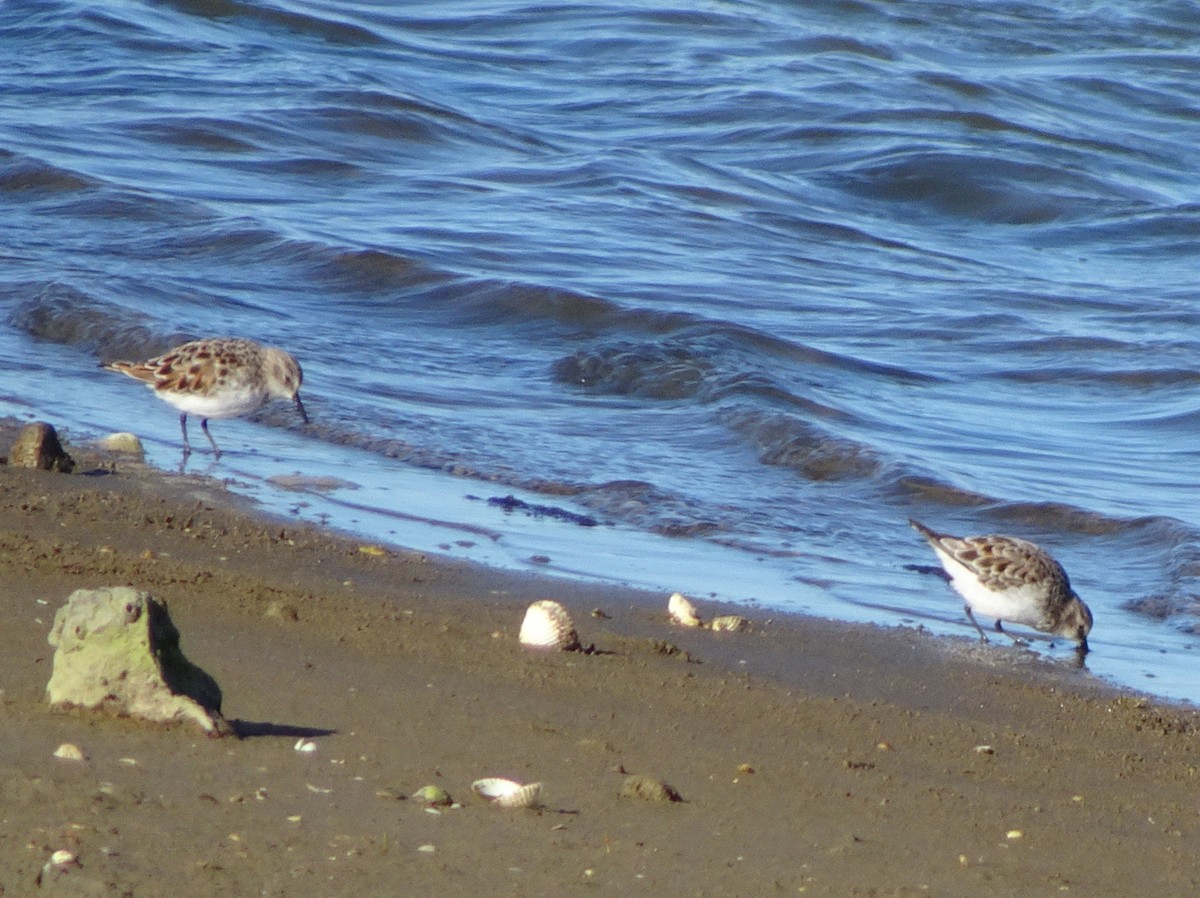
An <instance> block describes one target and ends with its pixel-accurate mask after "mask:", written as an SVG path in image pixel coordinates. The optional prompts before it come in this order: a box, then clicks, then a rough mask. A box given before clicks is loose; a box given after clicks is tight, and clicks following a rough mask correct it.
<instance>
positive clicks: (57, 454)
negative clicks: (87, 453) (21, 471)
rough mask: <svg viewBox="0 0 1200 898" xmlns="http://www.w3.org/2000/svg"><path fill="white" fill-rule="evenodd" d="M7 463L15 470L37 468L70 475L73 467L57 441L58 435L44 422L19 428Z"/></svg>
mask: <svg viewBox="0 0 1200 898" xmlns="http://www.w3.org/2000/svg"><path fill="white" fill-rule="evenodd" d="M8 461H9V464H11V465H12V466H13V467H15V468H37V469H40V470H42V471H59V472H60V473H63V474H70V473H71V471H72V469H73V468H74V467H75V460H74V459H73V458H71V456H69V455H67V453H66V451H65V450H64V449H63V447H62V443H60V442H59V441H58V433H57V432H56V431H55V430H54V428H53V427H52V426H51V425H49V424H47V423H46V422H45V421H35V422H34V423H33V424H27V425H25V426H24V427H23V428H21V432H20V433H19V434H17V441H16V442H15V443H13V445H12V449H11V450H10V451H9V453H8Z"/></svg>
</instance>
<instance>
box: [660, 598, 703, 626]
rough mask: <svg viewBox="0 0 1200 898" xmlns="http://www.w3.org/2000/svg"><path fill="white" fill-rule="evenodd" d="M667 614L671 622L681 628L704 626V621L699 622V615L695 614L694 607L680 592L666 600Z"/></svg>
mask: <svg viewBox="0 0 1200 898" xmlns="http://www.w3.org/2000/svg"><path fill="white" fill-rule="evenodd" d="M667 613H668V614H669V615H671V620H673V621H674V622H675V623H677V624H681V625H682V626H685V627H703V626H704V621H702V620H700V615H698V614H697V613H696V606H695V605H693V604H692V603H691V602H690V601H689V600H688V598H687V596H685V595H684V594H683V593H681V592H677V593H674V594H673V595H672V596H671V598H670V599H669V600H667Z"/></svg>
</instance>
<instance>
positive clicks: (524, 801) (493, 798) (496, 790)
mask: <svg viewBox="0 0 1200 898" xmlns="http://www.w3.org/2000/svg"><path fill="white" fill-rule="evenodd" d="M471 791H472V792H474V793H475V794H476V795H478V796H479V797H480V798H486V799H487V800H488V801H490V802H491V803H492V804H494V805H496V806H497V807H501V808H535V807H537V806H538V799H539V798H541V795H542V784H541V783H528V784H526V785H522V784H521V783H518V782H514V781H513V780H506V779H504V778H503V777H499V776H489V777H487V778H486V779H481V780H475V782H473V783H471Z"/></svg>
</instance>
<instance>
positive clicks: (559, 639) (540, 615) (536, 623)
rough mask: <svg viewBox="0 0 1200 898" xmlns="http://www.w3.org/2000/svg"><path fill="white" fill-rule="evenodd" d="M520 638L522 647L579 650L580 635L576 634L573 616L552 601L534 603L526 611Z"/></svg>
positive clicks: (542, 600) (544, 600) (543, 600)
mask: <svg viewBox="0 0 1200 898" xmlns="http://www.w3.org/2000/svg"><path fill="white" fill-rule="evenodd" d="M519 638H520V640H521V644H522V645H527V646H529V647H530V648H535V649H562V650H563V651H568V650H571V649H577V648H579V634H577V633H576V632H575V624H574V623H573V622H572V621H571V615H570V614H568V613H567V609H566V608H564V607H563V606H562V605H560V604H558V602H554V601H551V600H550V599H541V600H540V601H537V602H534V603H533V604H532V605H530V606H529V607H528V608H527V609H526V610H525V620H524V621H522V622H521V635H520V637H519Z"/></svg>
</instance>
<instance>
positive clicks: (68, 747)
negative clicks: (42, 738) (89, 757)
mask: <svg viewBox="0 0 1200 898" xmlns="http://www.w3.org/2000/svg"><path fill="white" fill-rule="evenodd" d="M54 757H56V758H62V759H63V760H64V761H83V760H86V756H85V755H84V753H83V749H82V748H80V747H79V746H78V745H76V744H75V743H73V742H64V743H63V744H62V745H60V746H59V747H58V748H56V749H54Z"/></svg>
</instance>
